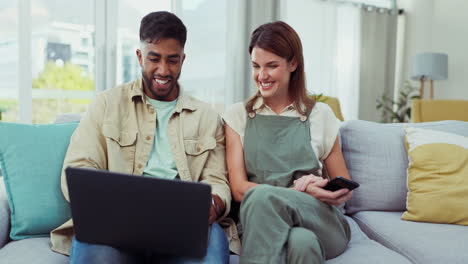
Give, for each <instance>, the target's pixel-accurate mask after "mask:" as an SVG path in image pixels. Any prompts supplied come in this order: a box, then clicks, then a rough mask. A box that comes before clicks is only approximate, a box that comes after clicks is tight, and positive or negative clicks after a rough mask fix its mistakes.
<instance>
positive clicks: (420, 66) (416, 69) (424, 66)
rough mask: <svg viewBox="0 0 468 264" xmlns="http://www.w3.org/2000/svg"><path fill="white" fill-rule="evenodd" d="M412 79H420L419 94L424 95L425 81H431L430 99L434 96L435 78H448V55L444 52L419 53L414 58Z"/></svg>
mask: <svg viewBox="0 0 468 264" xmlns="http://www.w3.org/2000/svg"><path fill="white" fill-rule="evenodd" d="M412 63H413V66H412V73H411V79H413V80H420V82H421V86H420V87H419V95H420V97H421V99H423V97H424V82H425V81H426V80H429V81H430V99H433V98H434V84H433V81H434V80H446V79H447V76H448V74H447V65H448V55H447V54H444V53H433V52H430V53H419V54H416V55H415V56H414V57H413V60H412Z"/></svg>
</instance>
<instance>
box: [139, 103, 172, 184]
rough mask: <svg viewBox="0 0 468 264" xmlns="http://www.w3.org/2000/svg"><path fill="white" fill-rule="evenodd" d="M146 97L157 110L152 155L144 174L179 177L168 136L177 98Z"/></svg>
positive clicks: (165, 177)
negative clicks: (168, 128) (163, 99)
mask: <svg viewBox="0 0 468 264" xmlns="http://www.w3.org/2000/svg"><path fill="white" fill-rule="evenodd" d="M146 99H147V100H148V101H149V102H150V103H151V104H152V105H153V107H154V108H155V110H156V131H155V133H154V140H153V147H152V148H151V153H150V157H149V160H148V163H147V164H146V167H145V170H144V171H143V175H144V176H152V177H158V178H163V179H171V180H172V179H175V178H176V177H178V173H177V167H176V164H175V161H174V156H173V155H172V151H171V145H170V143H169V138H168V137H167V126H168V123H169V118H170V117H171V116H172V113H173V111H174V109H175V107H176V104H177V100H174V101H171V102H164V101H158V100H154V99H151V98H149V97H148V96H147V97H146Z"/></svg>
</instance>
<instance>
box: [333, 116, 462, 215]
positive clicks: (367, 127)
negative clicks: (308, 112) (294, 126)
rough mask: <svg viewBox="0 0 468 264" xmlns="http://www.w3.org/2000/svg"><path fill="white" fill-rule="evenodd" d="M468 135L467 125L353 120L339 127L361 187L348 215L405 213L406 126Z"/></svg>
mask: <svg viewBox="0 0 468 264" xmlns="http://www.w3.org/2000/svg"><path fill="white" fill-rule="evenodd" d="M404 125H410V126H415V127H420V128H427V129H434V130H440V131H445V132H451V133H456V134H459V135H462V136H468V122H461V121H439V122H428V123H418V124H379V123H374V122H368V121H362V120H353V121H347V122H345V123H344V124H343V125H342V126H341V128H340V135H341V142H342V150H343V156H344V158H345V161H346V166H347V167H348V170H349V173H350V175H351V178H352V179H353V180H355V181H356V182H358V183H360V184H361V186H360V187H359V188H358V189H356V190H355V191H354V194H353V198H352V199H351V200H350V201H349V202H348V203H347V204H346V212H347V213H348V214H353V213H355V212H359V211H373V210H379V211H403V210H406V194H407V188H406V169H407V168H408V157H407V153H406V149H405V145H404V131H403V126H404Z"/></svg>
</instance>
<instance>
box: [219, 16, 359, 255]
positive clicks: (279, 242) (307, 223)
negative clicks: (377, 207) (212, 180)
mask: <svg viewBox="0 0 468 264" xmlns="http://www.w3.org/2000/svg"><path fill="white" fill-rule="evenodd" d="M249 53H250V55H251V60H252V67H253V79H254V81H255V83H256V86H257V88H258V90H257V92H256V93H255V95H254V96H253V97H252V98H251V99H249V100H248V101H247V103H246V104H244V103H237V104H235V105H233V106H232V107H231V108H230V109H229V110H228V111H227V112H226V113H225V114H224V116H223V117H224V120H225V129H226V156H227V165H228V172H229V181H230V185H231V190H232V194H233V197H234V199H235V200H236V201H237V202H242V204H241V208H240V225H241V226H242V229H243V232H242V242H243V248H242V254H241V263H323V262H324V261H325V259H329V258H333V257H336V256H338V255H339V254H341V253H342V252H343V251H344V250H345V248H346V245H347V243H348V241H349V238H350V230H349V226H348V223H347V222H346V219H345V218H344V216H343V214H342V213H341V211H340V210H339V209H337V208H336V207H335V206H338V205H340V204H343V203H344V202H346V201H347V200H349V199H350V198H351V195H352V192H350V191H349V190H348V189H341V190H338V191H335V192H330V191H327V190H324V189H323V187H324V186H325V185H326V184H327V182H328V179H325V178H322V177H320V176H321V175H322V168H324V167H325V168H326V170H327V174H328V175H329V177H330V178H334V177H336V176H342V177H345V178H348V179H350V176H349V174H348V171H347V169H346V165H345V162H344V159H343V155H342V153H341V148H340V145H339V141H338V128H339V125H340V122H339V120H338V119H337V118H336V117H335V116H334V114H333V112H332V111H331V109H330V108H329V107H328V106H327V105H326V104H323V103H318V102H315V100H314V99H311V98H309V97H308V95H307V90H306V88H305V76H304V59H303V55H302V44H301V41H300V38H299V36H298V35H297V33H296V32H295V31H294V29H292V28H291V27H290V26H289V25H288V24H286V23H284V22H281V21H280V22H274V23H268V24H264V25H261V26H260V27H258V28H257V29H256V30H255V31H254V32H253V33H252V36H251V41H250V45H249Z"/></svg>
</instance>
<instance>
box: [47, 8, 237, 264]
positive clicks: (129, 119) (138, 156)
mask: <svg viewBox="0 0 468 264" xmlns="http://www.w3.org/2000/svg"><path fill="white" fill-rule="evenodd" d="M186 34H187V32H186V28H185V26H184V24H183V23H182V21H180V19H179V18H177V17H176V16H175V15H174V14H171V13H169V12H153V13H150V14H148V15H146V16H145V17H144V18H143V19H142V20H141V25H140V42H141V46H140V49H138V50H137V51H136V55H137V57H138V61H139V63H140V66H141V69H142V78H140V79H138V80H136V81H134V82H131V83H127V84H123V85H120V86H117V87H115V88H113V89H110V90H107V91H105V92H103V93H102V94H100V95H99V96H98V97H97V98H96V100H95V102H93V104H92V105H91V106H90V107H89V109H88V112H87V114H86V115H85V116H84V117H83V119H82V121H81V122H80V125H79V126H78V128H77V129H76V131H75V133H74V134H73V136H72V138H71V141H70V146H69V148H68V151H67V155H66V157H65V161H64V168H65V167H67V166H73V167H91V168H96V169H106V170H110V171H116V172H122V173H130V174H136V175H144V176H148V177H160V178H165V179H176V178H179V179H181V180H185V181H197V182H203V183H207V184H209V185H211V188H212V197H213V199H212V201H213V203H212V206H211V208H210V214H209V224H212V226H211V231H210V237H209V245H208V250H207V255H206V256H205V258H204V259H200V260H193V259H189V260H188V259H183V258H177V256H171V257H165V258H162V257H161V256H152V255H151V254H148V253H145V254H143V256H142V255H141V254H135V253H132V252H126V251H125V250H120V249H116V248H112V247H110V246H106V245H93V244H88V243H83V242H80V241H78V240H76V239H75V238H74V237H73V223H72V221H71V220H70V221H68V222H67V223H65V224H63V225H62V226H60V227H59V228H57V229H55V230H53V231H52V233H51V240H52V249H53V250H54V251H57V252H60V253H63V254H70V260H71V263H142V262H144V261H151V262H152V261H162V262H169V261H171V262H172V261H176V262H179V263H180V262H182V263H183V262H185V261H192V262H197V263H198V262H200V263H206V262H210V263H226V262H227V261H228V258H229V250H228V241H227V238H226V235H225V234H224V232H223V230H222V229H221V228H220V226H219V225H218V224H217V223H216V222H215V221H216V220H218V219H220V218H223V217H224V216H226V215H227V213H228V212H229V205H230V202H231V194H230V190H229V187H228V183H227V178H226V165H225V150H224V144H225V143H224V131H223V128H222V125H221V121H220V118H219V116H218V115H217V114H216V113H215V112H214V111H212V110H211V109H210V108H209V107H208V106H207V105H206V104H204V103H202V102H200V101H198V100H196V99H194V98H191V97H189V96H185V95H183V93H182V90H181V87H180V85H179V84H178V79H179V77H180V74H181V68H182V65H183V62H184V59H185V54H184V45H185V41H186ZM129 188H131V187H129ZM62 191H63V193H64V195H65V197H66V198H67V200H68V199H69V197H68V189H67V186H66V180H65V175H64V174H62ZM187 221H190V219H189V218H188V219H187ZM181 239H183V238H181ZM192 262H191V263H192Z"/></svg>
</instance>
